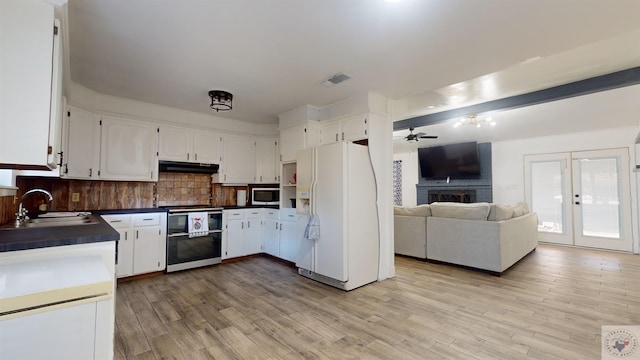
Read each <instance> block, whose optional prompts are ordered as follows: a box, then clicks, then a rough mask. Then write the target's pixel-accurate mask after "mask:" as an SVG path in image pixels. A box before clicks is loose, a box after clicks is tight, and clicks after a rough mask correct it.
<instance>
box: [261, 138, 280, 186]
mask: <svg viewBox="0 0 640 360" xmlns="http://www.w3.org/2000/svg"><path fill="white" fill-rule="evenodd" d="M278 152H279V150H278V140H277V139H257V140H256V182H257V183H261V184H268V183H277V182H278V173H279V168H280V161H279V159H278Z"/></svg>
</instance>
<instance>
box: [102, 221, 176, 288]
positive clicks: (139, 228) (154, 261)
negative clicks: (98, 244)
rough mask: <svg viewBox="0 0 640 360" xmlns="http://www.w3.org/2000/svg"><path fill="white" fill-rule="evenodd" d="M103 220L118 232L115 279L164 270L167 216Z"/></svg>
mask: <svg viewBox="0 0 640 360" xmlns="http://www.w3.org/2000/svg"><path fill="white" fill-rule="evenodd" d="M102 218H103V219H104V220H105V221H107V222H108V223H109V225H111V226H112V227H113V228H114V229H116V230H117V231H118V232H119V233H120V241H118V247H117V264H116V276H117V277H125V276H131V275H138V274H144V273H149V272H154V271H162V270H164V269H165V268H166V263H167V261H166V244H167V235H166V229H167V214H166V213H164V212H162V213H136V214H114V215H103V216H102Z"/></svg>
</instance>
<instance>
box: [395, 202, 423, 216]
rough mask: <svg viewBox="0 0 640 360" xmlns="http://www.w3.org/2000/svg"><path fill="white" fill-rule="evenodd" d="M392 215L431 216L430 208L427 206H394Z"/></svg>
mask: <svg viewBox="0 0 640 360" xmlns="http://www.w3.org/2000/svg"><path fill="white" fill-rule="evenodd" d="M393 213H394V214H395V215H405V216H423V217H427V216H431V208H430V207H429V205H428V204H422V205H418V206H394V207H393Z"/></svg>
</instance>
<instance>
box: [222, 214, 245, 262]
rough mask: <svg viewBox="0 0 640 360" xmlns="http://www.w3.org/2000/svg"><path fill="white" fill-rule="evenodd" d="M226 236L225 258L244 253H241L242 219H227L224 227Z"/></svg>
mask: <svg viewBox="0 0 640 360" xmlns="http://www.w3.org/2000/svg"><path fill="white" fill-rule="evenodd" d="M225 232H226V237H227V252H226V258H227V259H228V258H234V257H238V256H242V255H244V253H243V251H244V250H243V245H242V243H243V234H244V220H229V221H227V226H226V228H225Z"/></svg>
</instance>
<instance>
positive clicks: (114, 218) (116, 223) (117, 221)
mask: <svg viewBox="0 0 640 360" xmlns="http://www.w3.org/2000/svg"><path fill="white" fill-rule="evenodd" d="M102 218H103V219H104V220H105V221H106V222H107V223H108V224H109V225H111V226H112V227H113V228H114V229H120V228H126V227H129V226H131V216H130V215H102Z"/></svg>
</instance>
